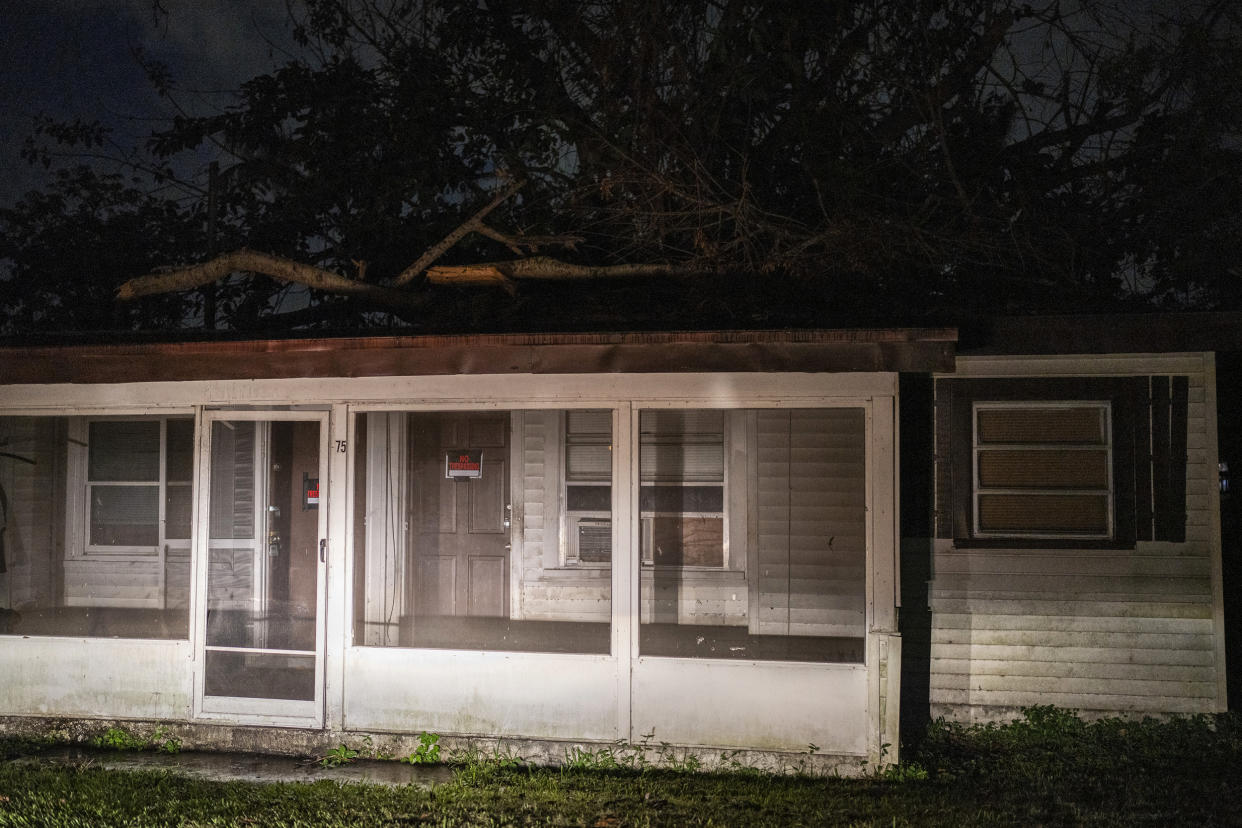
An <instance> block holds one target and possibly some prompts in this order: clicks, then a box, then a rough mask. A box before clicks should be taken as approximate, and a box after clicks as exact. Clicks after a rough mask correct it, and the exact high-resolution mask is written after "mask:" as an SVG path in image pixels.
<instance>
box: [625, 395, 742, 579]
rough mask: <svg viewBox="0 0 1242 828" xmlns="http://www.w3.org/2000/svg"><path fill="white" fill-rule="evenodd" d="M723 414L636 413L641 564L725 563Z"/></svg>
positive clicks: (703, 411)
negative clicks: (637, 415) (637, 414)
mask: <svg viewBox="0 0 1242 828" xmlns="http://www.w3.org/2000/svg"><path fill="white" fill-rule="evenodd" d="M724 415H725V412H724V411H721V410H719V409H686V410H680V409H678V410H662V409H660V410H653V409H649V410H646V411H643V412H641V413H640V414H639V417H638V431H639V448H638V478H639V493H638V504H639V516H640V518H641V525H642V535H641V540H640V543H639V546H640V548H641V551H642V562H643V563H644V564H647V565H651V566H676V567H683V566H706V567H721V566H724V564H725V551H724V550H725V544H724V532H725V507H724V480H725V460H724V458H725V446H724Z"/></svg>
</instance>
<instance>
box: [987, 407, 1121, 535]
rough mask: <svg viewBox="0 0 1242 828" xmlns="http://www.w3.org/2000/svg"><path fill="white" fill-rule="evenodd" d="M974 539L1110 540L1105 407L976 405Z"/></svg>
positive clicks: (1109, 460) (1110, 488) (1109, 466)
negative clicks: (1045, 538)
mask: <svg viewBox="0 0 1242 828" xmlns="http://www.w3.org/2000/svg"><path fill="white" fill-rule="evenodd" d="M973 419H974V441H973V452H974V464H973V465H974V486H973V488H974V499H975V502H974V520H975V526H974V529H975V534H976V535H977V536H979V537H996V536H1001V537H1009V536H1019V537H1032V538H1038V537H1065V538H1096V539H1107V538H1110V537H1112V534H1113V515H1112V502H1113V481H1112V468H1113V458H1112V440H1111V425H1110V405H1109V403H1107V402H1085V401H1084V402H1079V401H1074V402H1062V403H1057V402H1046V403H1042V402H1022V403H1012V402H1006V403H999V402H998V403H987V402H977V403H975V405H974V417H973Z"/></svg>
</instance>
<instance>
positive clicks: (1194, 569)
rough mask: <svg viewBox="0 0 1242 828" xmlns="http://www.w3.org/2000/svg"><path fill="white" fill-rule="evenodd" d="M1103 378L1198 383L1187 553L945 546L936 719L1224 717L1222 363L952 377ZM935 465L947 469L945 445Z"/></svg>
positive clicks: (1191, 425) (1078, 364) (935, 632)
mask: <svg viewBox="0 0 1242 828" xmlns="http://www.w3.org/2000/svg"><path fill="white" fill-rule="evenodd" d="M1105 375H1106V376H1146V375H1185V376H1188V378H1189V401H1188V406H1187V415H1188V417H1187V430H1188V434H1187V464H1186V532H1185V542H1182V543H1173V542H1157V541H1139V542H1138V543H1137V544H1136V545H1135V548H1134V549H1065V548H1057V549H1038V548H1036V549H1030V548H1022V549H995V548H992V549H989V548H985V547H978V546H974V547H971V548H958V547H956V546H955V545H954V542H953V541H952V540H947V539H941V540H937V541H936V542H935V548H934V560H933V580H932V582H931V584H930V604H931V610H932V613H933V620H932V632H931V667H930V672H931V675H930V684H931V691H930V695H931V698H930V701H931V715H932V716H946V717H949V718H954V719H959V720H976V721H977V720H999V719H1007V718H1012V717H1014V716H1015V715H1018V713H1019V712H1020V709H1021V708H1022V707H1026V706H1031V705H1039V704H1051V705H1057V706H1061V707H1067V708H1072V709H1077V710H1080V711H1083V712H1084V713H1088V714H1117V713H1134V714H1145V713H1197V712H1211V711H1216V710H1223V709H1224V708H1225V694H1224V690H1225V686H1224V663H1223V613H1222V609H1221V606H1222V605H1221V581H1220V560H1221V559H1220V555H1221V549H1220V528H1219V527H1220V521H1219V501H1218V492H1217V469H1216V464H1217V458H1216V406H1215V374H1214V368H1213V359H1212V356H1211V355H1210V354H1188V355H1167V356H1104V357H1044V358H1036V357H1027V358H1008V359H1005V358H999V357H976V358H959V359H958V369H957V372H956V373H955V374H954V375H953V376H954V377H972V378H983V377H990V378H991V377H1024V376H1040V377H1047V376H1105ZM937 455H938V457H939V458H940V462H945V459H944V451H943V448H938V450H937ZM939 479H941V480H943V476H939ZM938 498H940V500H941V501H943V498H944V493H943V492H938ZM938 508H940V509H944V508H945V504H944V503H943V502H940V503H938Z"/></svg>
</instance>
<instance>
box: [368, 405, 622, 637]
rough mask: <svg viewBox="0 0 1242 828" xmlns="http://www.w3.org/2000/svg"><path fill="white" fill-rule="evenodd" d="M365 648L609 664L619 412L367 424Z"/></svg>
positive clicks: (420, 415)
mask: <svg viewBox="0 0 1242 828" xmlns="http://www.w3.org/2000/svg"><path fill="white" fill-rule="evenodd" d="M354 428H355V435H356V436H355V438H354V446H355V452H354V457H355V462H356V464H357V465H356V467H355V470H354V480H355V485H356V492H357V494H356V499H355V503H354V539H355V540H354V549H355V559H354V571H355V575H356V580H355V584H354V596H355V598H354V605H355V607H356V615H355V619H354V620H355V627H354V642H355V644H357V645H363V646H383V647H415V648H436V649H455V650H509V651H530V652H559V653H607V652H608V651H609V646H610V641H611V635H610V625H611V614H612V514H611V503H612V412H611V411H606V410H570V411H564V410H561V411H521V410H515V411H435V412H373V413H364V414H359V415H357V417H356V419H355V421H354Z"/></svg>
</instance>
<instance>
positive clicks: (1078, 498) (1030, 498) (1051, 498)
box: [979, 494, 1108, 536]
mask: <svg viewBox="0 0 1242 828" xmlns="http://www.w3.org/2000/svg"><path fill="white" fill-rule="evenodd" d="M979 528H980V529H981V530H982V531H984V532H1030V533H1039V532H1042V533H1048V534H1073V535H1100V536H1104V535H1107V534H1108V496H1107V495H1105V494H1099V495H1028V494H1020V495H999V494H997V495H991V494H983V495H980V496H979Z"/></svg>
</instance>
